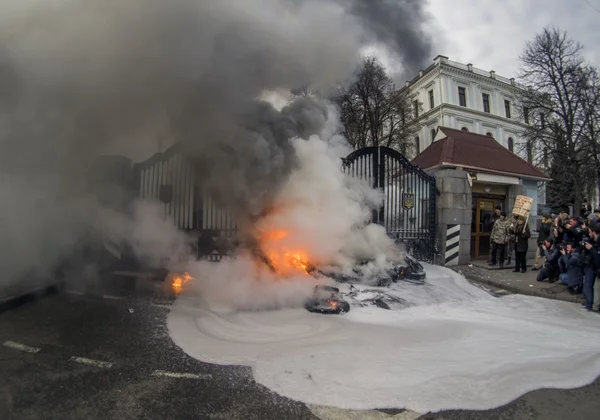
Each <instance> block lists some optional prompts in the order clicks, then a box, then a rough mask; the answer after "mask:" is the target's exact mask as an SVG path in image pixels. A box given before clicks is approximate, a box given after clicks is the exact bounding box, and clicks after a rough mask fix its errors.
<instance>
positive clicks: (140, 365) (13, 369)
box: [0, 295, 316, 420]
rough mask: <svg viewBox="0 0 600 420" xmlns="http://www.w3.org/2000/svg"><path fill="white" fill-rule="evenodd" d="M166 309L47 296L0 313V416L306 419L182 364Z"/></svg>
mask: <svg viewBox="0 0 600 420" xmlns="http://www.w3.org/2000/svg"><path fill="white" fill-rule="evenodd" d="M130 309H133V313H131V312H130ZM167 312H168V309H167V308H165V307H162V306H160V305H153V304H151V303H150V302H144V301H131V300H130V301H127V300H114V299H102V298H99V299H97V298H88V297H85V296H76V295H75V296H73V295H56V296H47V297H44V298H42V299H39V300H37V301H34V302H30V303H28V304H25V305H23V306H21V307H18V308H14V309H12V310H9V311H5V312H4V313H0V344H2V345H0V419H3V420H9V419H61V420H64V419H89V420H93V419H103V420H104V419H107V418H112V419H119V420H121V419H186V420H187V419H219V420H220V419H231V420H236V419H244V420H245V419H256V420H265V419H316V417H315V416H314V415H312V414H311V412H310V411H309V409H308V408H307V407H306V406H305V405H304V404H301V403H298V402H294V401H290V400H288V399H284V398H282V397H280V396H278V395H276V394H274V393H272V392H270V391H269V390H267V389H266V388H264V387H263V386H261V385H258V384H256V383H255V382H254V380H253V378H252V372H251V370H250V369H249V368H245V367H239V366H231V367H229V366H215V365H209V364H205V363H201V362H198V361H197V360H195V359H192V358H190V357H188V356H187V355H186V354H184V353H183V352H182V351H181V350H180V349H179V348H178V347H176V346H175V345H174V344H173V343H172V341H171V340H170V338H169V336H168V333H167V330H166V325H165V324H166V323H165V321H166V315H167ZM7 342H8V343H7ZM20 345H25V346H29V347H31V348H15V347H14V346H20ZM9 346H13V347H9ZM34 352H35V353H34ZM73 358H84V359H73ZM86 359H89V360H86ZM86 363H87V364H86ZM165 375H169V376H165Z"/></svg>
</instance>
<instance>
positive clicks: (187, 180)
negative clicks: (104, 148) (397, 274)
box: [134, 145, 436, 261]
mask: <svg viewBox="0 0 600 420" xmlns="http://www.w3.org/2000/svg"><path fill="white" fill-rule="evenodd" d="M343 170H344V171H345V172H346V173H347V174H349V175H351V176H353V177H357V178H360V179H363V180H366V181H367V182H368V183H369V185H371V186H373V188H376V189H379V190H381V191H382V192H383V195H384V201H383V204H382V206H381V207H380V208H379V209H378V210H376V211H374V212H373V217H372V221H373V223H377V224H380V225H382V226H384V227H385V229H386V231H387V233H388V235H390V236H391V237H392V238H393V239H394V240H396V242H398V243H403V244H405V246H406V247H407V250H408V251H409V252H410V253H411V254H412V255H413V256H415V257H416V258H418V259H420V260H423V261H433V259H434V254H435V237H436V234H435V199H436V186H435V178H434V177H432V176H430V175H428V174H426V173H425V172H423V170H421V169H420V168H419V167H416V166H414V165H412V164H411V163H410V162H409V161H408V160H407V159H406V158H405V157H404V156H403V155H402V154H400V153H398V152H397V151H395V150H393V149H390V148H386V147H367V148H363V149H360V150H357V151H355V152H353V153H351V154H350V155H348V156H347V157H346V158H345V159H344V160H343ZM134 172H135V176H136V179H138V180H139V187H138V191H139V196H140V197H141V198H142V199H147V200H156V201H160V202H162V203H163V205H164V209H165V218H170V219H172V220H173V223H174V224H175V225H176V226H177V227H178V228H180V229H182V230H184V231H187V232H189V233H190V234H191V235H193V236H194V238H195V241H194V243H195V244H196V253H197V256H198V258H201V259H208V260H211V261H220V260H221V259H222V258H223V257H226V256H228V255H229V254H230V253H231V251H232V247H233V246H234V243H235V237H236V234H237V230H238V227H237V223H236V221H235V217H234V215H233V213H232V212H231V211H230V210H229V209H227V208H223V207H219V206H218V205H217V204H216V203H215V202H214V200H212V199H211V197H210V195H209V194H208V193H207V192H206V190H205V188H204V187H203V186H202V185H201V182H200V181H199V180H198V179H197V177H196V175H195V171H194V168H193V166H192V165H191V164H190V163H189V162H188V161H187V160H186V158H185V156H184V155H183V154H182V153H181V152H180V150H179V147H178V145H175V146H173V147H171V148H170V149H169V150H167V151H166V152H164V153H158V154H156V155H154V156H152V157H151V158H150V159H148V160H146V161H145V162H142V163H139V164H136V165H135V166H134Z"/></svg>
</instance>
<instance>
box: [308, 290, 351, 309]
mask: <svg viewBox="0 0 600 420" xmlns="http://www.w3.org/2000/svg"><path fill="white" fill-rule="evenodd" d="M304 307H305V308H306V310H307V311H309V312H314V313H318V314H324V315H337V314H343V313H346V312H348V311H350V304H349V303H348V302H346V301H345V300H344V299H342V298H341V296H340V290H339V289H338V288H337V287H331V286H315V290H314V292H313V296H312V297H311V298H310V299H309V300H308V301H306V303H305V304H304Z"/></svg>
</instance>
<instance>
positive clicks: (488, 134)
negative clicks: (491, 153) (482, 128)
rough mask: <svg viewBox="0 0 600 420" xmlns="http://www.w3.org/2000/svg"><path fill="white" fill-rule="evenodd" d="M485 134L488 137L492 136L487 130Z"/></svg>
mask: <svg viewBox="0 0 600 420" xmlns="http://www.w3.org/2000/svg"><path fill="white" fill-rule="evenodd" d="M485 135H486V136H488V137H494V136H493V135H492V133H490V132H489V131H488V132H487V133H485Z"/></svg>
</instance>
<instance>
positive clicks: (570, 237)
mask: <svg viewBox="0 0 600 420" xmlns="http://www.w3.org/2000/svg"><path fill="white" fill-rule="evenodd" d="M565 233H566V238H565V239H566V240H567V242H572V243H574V244H578V243H579V242H581V240H582V239H583V234H584V232H583V229H581V227H579V226H571V227H570V228H569V229H566V228H565Z"/></svg>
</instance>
